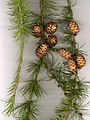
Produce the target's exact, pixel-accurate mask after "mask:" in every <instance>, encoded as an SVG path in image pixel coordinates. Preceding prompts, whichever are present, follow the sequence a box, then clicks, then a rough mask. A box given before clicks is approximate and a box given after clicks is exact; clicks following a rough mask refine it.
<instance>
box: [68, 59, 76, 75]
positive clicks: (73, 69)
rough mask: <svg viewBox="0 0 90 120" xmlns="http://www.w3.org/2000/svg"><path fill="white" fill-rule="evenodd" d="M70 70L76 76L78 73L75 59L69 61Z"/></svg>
mask: <svg viewBox="0 0 90 120" xmlns="http://www.w3.org/2000/svg"><path fill="white" fill-rule="evenodd" d="M68 68H69V70H70V71H71V72H73V73H74V74H76V73H77V66H76V64H75V62H74V60H73V59H69V60H68Z"/></svg>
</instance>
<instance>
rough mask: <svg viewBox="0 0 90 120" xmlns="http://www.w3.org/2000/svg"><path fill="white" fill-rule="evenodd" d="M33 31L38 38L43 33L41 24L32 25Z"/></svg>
mask: <svg viewBox="0 0 90 120" xmlns="http://www.w3.org/2000/svg"><path fill="white" fill-rule="evenodd" d="M33 31H34V35H35V37H37V38H39V37H41V35H42V33H43V27H42V26H41V25H34V26H33Z"/></svg>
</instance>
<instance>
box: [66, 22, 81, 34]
mask: <svg viewBox="0 0 90 120" xmlns="http://www.w3.org/2000/svg"><path fill="white" fill-rule="evenodd" d="M68 27H69V30H70V31H71V33H72V34H73V35H74V36H76V35H77V34H78V33H79V31H80V28H79V26H78V24H77V23H76V22H75V21H70V22H69V25H68Z"/></svg>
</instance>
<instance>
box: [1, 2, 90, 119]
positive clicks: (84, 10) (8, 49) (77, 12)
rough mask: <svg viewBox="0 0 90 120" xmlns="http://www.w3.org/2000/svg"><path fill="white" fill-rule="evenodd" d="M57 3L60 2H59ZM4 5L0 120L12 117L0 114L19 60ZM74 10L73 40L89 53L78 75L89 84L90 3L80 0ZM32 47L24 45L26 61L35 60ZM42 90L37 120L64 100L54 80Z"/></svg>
mask: <svg viewBox="0 0 90 120" xmlns="http://www.w3.org/2000/svg"><path fill="white" fill-rule="evenodd" d="M57 1H58V2H59V0H57ZM62 1H63V0H62ZM7 2H8V0H7V1H6V0H1V1H0V120H14V118H13V117H9V118H8V117H6V116H4V114H2V112H3V110H4V105H5V103H4V100H6V98H7V88H8V87H9V85H10V83H11V82H12V80H13V75H14V72H15V70H16V66H17V58H18V45H17V44H16V43H15V42H14V40H13V38H12V32H11V31H9V30H8V28H9V27H10V22H9V19H10V17H9V15H8V14H7V13H8V11H9V9H8V5H7ZM64 2H65V0H64ZM64 2H62V4H63V3H64ZM62 4H60V5H62ZM58 6H59V5H58ZM73 11H74V18H75V19H76V20H77V21H79V23H80V28H81V31H80V33H79V35H78V36H77V37H76V38H77V42H78V43H79V44H80V45H82V44H84V43H86V44H85V46H84V47H83V49H84V50H85V51H87V54H88V57H87V58H86V59H87V65H86V67H85V68H83V69H82V70H81V72H80V76H81V77H85V78H86V80H87V81H90V0H79V1H78V4H77V5H76V6H75V7H74V8H73ZM29 43H30V42H29ZM33 45H34V43H33V42H32V43H30V44H29V45H28V44H26V48H25V57H24V58H25V59H28V58H29V57H30V59H32V58H34V56H33V52H34V49H35V48H34V47H33ZM44 88H45V89H46V92H47V93H48V95H45V97H44V98H43V99H42V101H41V103H40V107H41V115H40V118H39V120H48V118H49V117H50V116H52V115H53V114H54V110H55V106H56V105H58V103H59V102H60V98H62V97H63V92H62V91H61V89H58V88H57V85H56V84H55V83H54V82H53V81H52V82H48V83H45V85H44ZM89 100H90V99H89ZM89 108H90V106H89V107H88V109H89ZM85 120H90V117H87V116H85Z"/></svg>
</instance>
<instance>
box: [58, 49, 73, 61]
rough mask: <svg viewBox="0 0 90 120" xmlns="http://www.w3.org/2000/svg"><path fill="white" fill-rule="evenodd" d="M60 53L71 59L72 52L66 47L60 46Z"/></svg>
mask: <svg viewBox="0 0 90 120" xmlns="http://www.w3.org/2000/svg"><path fill="white" fill-rule="evenodd" d="M59 53H60V55H61V56H62V57H64V58H65V59H70V58H71V57H72V54H71V53H70V52H69V51H68V50H67V49H66V48H60V50H59Z"/></svg>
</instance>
